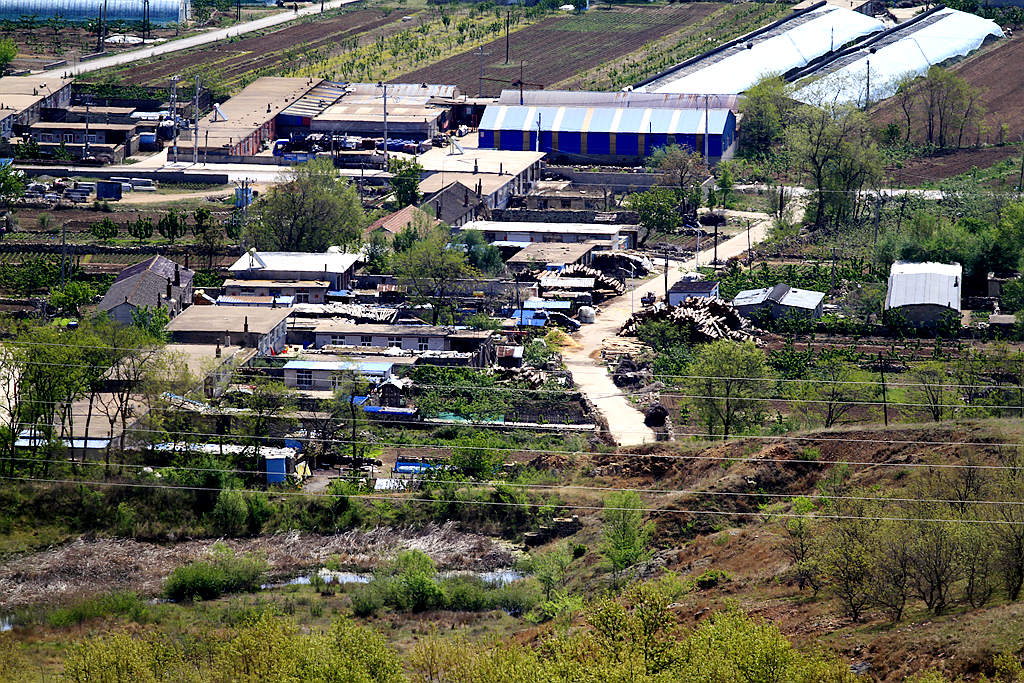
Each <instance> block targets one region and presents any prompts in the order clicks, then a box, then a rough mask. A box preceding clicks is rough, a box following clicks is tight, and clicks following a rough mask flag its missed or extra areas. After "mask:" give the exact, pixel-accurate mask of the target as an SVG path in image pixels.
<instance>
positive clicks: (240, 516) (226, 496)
mask: <svg viewBox="0 0 1024 683" xmlns="http://www.w3.org/2000/svg"><path fill="white" fill-rule="evenodd" d="M210 517H211V518H212V520H213V525H214V528H215V529H216V530H217V533H221V534H225V535H227V536H236V535H238V534H240V533H242V532H243V531H245V530H246V527H247V526H248V524H247V522H248V519H249V506H248V504H247V503H246V501H245V495H244V494H242V493H241V492H239V491H232V490H231V489H223V490H221V492H220V493H219V494H218V495H217V503H216V504H215V505H214V506H213V511H212V512H211V513H210Z"/></svg>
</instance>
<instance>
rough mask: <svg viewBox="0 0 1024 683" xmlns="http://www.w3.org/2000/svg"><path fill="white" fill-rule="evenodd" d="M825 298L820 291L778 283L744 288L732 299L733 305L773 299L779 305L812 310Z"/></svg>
mask: <svg viewBox="0 0 1024 683" xmlns="http://www.w3.org/2000/svg"><path fill="white" fill-rule="evenodd" d="M824 299H825V295H824V294H823V293H822V292H815V291H813V290H810V289H798V288H796V287H790V286H789V285H787V284H782V283H779V284H777V285H775V286H774V287H762V288H761V289H745V290H743V291H742V292H740V293H738V294H737V295H736V297H735V298H734V299H733V300H732V305H733V306H759V305H761V304H763V303H765V302H766V301H774V302H775V303H777V304H779V305H780V306H787V307H789V308H804V309H810V310H813V309H815V308H817V307H818V304H820V303H821V302H822V301H823V300H824Z"/></svg>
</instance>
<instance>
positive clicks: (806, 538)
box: [781, 497, 821, 594]
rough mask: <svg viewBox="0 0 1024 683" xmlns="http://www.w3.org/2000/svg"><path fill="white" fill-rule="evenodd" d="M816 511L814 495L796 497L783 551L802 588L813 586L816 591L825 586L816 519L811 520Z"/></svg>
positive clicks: (788, 520)
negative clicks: (819, 557) (822, 581)
mask: <svg viewBox="0 0 1024 683" xmlns="http://www.w3.org/2000/svg"><path fill="white" fill-rule="evenodd" d="M813 511H814V502H813V501H812V500H811V499H810V498H803V497H800V498H796V499H794V500H793V513H794V514H795V515H798V516H796V517H789V518H786V521H785V523H784V524H783V525H782V526H783V531H784V532H785V536H783V539H782V543H781V547H782V552H783V553H785V555H786V556H787V557H788V558H789V560H790V561H791V562H792V563H793V576H794V578H796V585H797V587H798V588H799V589H800V590H803V589H804V586H810V587H811V589H812V590H813V591H814V593H815V594H817V593H818V590H819V589H820V588H821V568H820V566H819V562H818V555H819V552H818V550H819V548H818V545H819V540H818V530H817V528H816V525H815V522H814V520H812V519H809V518H808V517H807V515H810V514H811V513H812V512H813Z"/></svg>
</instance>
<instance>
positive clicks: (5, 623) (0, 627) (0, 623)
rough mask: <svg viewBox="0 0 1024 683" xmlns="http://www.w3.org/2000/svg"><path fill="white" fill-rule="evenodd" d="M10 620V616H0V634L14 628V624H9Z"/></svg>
mask: <svg viewBox="0 0 1024 683" xmlns="http://www.w3.org/2000/svg"><path fill="white" fill-rule="evenodd" d="M11 618H12V617H11V615H10V614H0V633H3V632H4V631H10V630H11V629H12V628H14V624H12V623H11Z"/></svg>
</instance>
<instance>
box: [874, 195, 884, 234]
mask: <svg viewBox="0 0 1024 683" xmlns="http://www.w3.org/2000/svg"><path fill="white" fill-rule="evenodd" d="M881 216H882V197H881V195H879V196H876V197H875V240H874V242H872V244H878V221H879V220H880V219H881Z"/></svg>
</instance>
